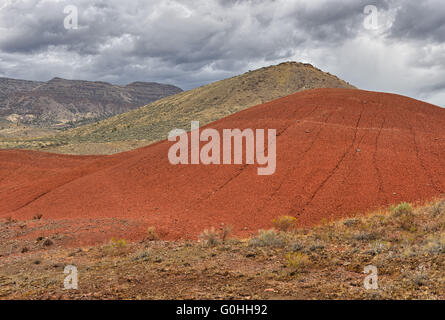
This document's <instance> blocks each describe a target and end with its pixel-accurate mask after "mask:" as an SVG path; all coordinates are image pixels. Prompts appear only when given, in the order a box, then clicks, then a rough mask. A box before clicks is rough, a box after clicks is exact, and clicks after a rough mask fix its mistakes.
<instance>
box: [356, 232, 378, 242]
mask: <svg viewBox="0 0 445 320" xmlns="http://www.w3.org/2000/svg"><path fill="white" fill-rule="evenodd" d="M377 238H378V235H377V233H375V232H363V231H362V232H359V233H356V234H354V235H352V239H353V240H359V241H370V240H376V239H377Z"/></svg>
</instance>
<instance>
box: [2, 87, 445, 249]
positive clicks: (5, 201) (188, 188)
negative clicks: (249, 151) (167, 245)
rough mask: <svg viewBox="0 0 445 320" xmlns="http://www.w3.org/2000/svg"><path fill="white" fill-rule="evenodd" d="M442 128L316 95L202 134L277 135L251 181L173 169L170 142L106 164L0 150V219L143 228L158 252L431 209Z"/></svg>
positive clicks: (369, 95)
mask: <svg viewBox="0 0 445 320" xmlns="http://www.w3.org/2000/svg"><path fill="white" fill-rule="evenodd" d="M444 126H445V110H444V109H442V108H439V107H436V106H433V105H430V104H426V103H423V102H421V101H418V100H414V99H410V98H406V97H403V96H398V95H393V94H385V93H376V92H369V91H361V90H356V89H315V90H308V91H303V92H299V93H295V94H293V95H289V96H287V97H284V98H281V99H278V100H274V101H272V102H269V103H265V104H262V105H259V106H255V107H252V108H249V109H247V110H244V111H241V112H238V113H236V114H233V115H231V116H229V117H226V118H223V119H221V120H218V121H216V122H213V123H211V124H209V125H207V126H206V127H209V128H214V129H216V130H218V131H219V132H220V131H221V130H223V129H224V128H240V129H245V128H253V129H255V128H274V129H276V130H277V131H276V134H277V143H276V144H277V146H276V171H275V172H274V174H272V175H264V176H261V175H258V173H257V170H258V167H259V165H245V164H237V165H235V164H232V165H204V164H199V165H172V164H171V163H170V162H169V159H168V151H169V148H170V147H171V146H172V145H173V143H174V142H171V141H168V140H164V141H161V142H159V143H156V144H152V145H150V146H147V147H143V148H140V149H136V150H133V151H129V152H124V153H119V154H115V155H111V156H68V155H58V154H50V153H42V152H35V151H23V150H2V151H0V175H1V177H2V179H1V180H0V192H1V193H2V194H3V195H4V196H2V198H1V199H0V217H2V218H7V217H11V218H13V219H19V220H29V219H32V218H33V217H34V216H36V215H39V214H40V215H42V217H43V218H42V219H43V220H46V219H50V220H59V219H61V220H67V221H71V223H69V224H68V225H67V228H70V229H71V230H72V229H73V228H74V226H75V225H84V224H86V223H87V224H89V223H90V222H89V221H93V222H94V221H95V220H98V219H99V220H100V219H125V220H128V221H130V222H131V223H130V224H129V225H128V226H127V227H126V228H125V230H124V231H123V233H124V234H122V237H125V238H126V239H131V240H140V239H141V238H142V237H143V231H144V230H146V229H147V227H149V226H152V227H155V228H156V230H157V231H158V234H159V236H160V237H161V239H162V240H177V239H196V238H197V237H198V235H199V234H200V233H201V232H202V230H204V229H207V228H211V227H215V228H217V227H219V226H220V225H221V224H228V225H232V226H233V227H234V230H233V234H234V235H236V236H245V237H246V236H249V235H250V234H251V233H252V232H256V231H257V230H258V229H261V228H269V227H270V226H271V225H270V223H271V221H272V219H273V218H275V217H276V216H278V215H290V216H294V217H296V218H297V219H298V226H299V227H307V226H311V225H316V224H318V223H320V222H321V221H322V220H323V219H328V220H331V219H340V218H344V217H351V216H355V215H357V214H360V213H363V212H368V211H370V210H371V211H372V210H376V209H379V208H381V207H388V206H389V205H391V204H396V203H399V202H403V201H409V202H414V203H415V202H419V201H420V202H422V201H428V200H430V199H432V198H434V197H440V196H441V195H442V194H443V193H444V190H445V187H444V186H445V163H444V162H445V154H444V153H445V133H444V131H443V128H444ZM203 128H204V127H203ZM203 128H202V129H203ZM232 152H234V149H232ZM210 177H211V178H210ZM227 199H230V201H228V200H227ZM93 225H94V223H93ZM104 229H106V227H105V225H103V226H102V225H101V224H99V225H98V226H95V227H91V230H90V232H89V233H86V234H82V236H81V233H80V232H79V233H76V234H75V235H77V236H78V238H79V239H81V240H82V241H84V242H85V243H86V242H88V240H91V242H92V243H94V242H95V241H104V240H109V239H108V237H109V235H107V234H106V233H104V232H102V231H103V230H104ZM93 230H96V231H94V232H93Z"/></svg>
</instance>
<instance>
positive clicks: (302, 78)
mask: <svg viewBox="0 0 445 320" xmlns="http://www.w3.org/2000/svg"><path fill="white" fill-rule="evenodd" d="M317 88H347V89H356V88H355V87H354V86H352V85H350V84H349V83H347V82H345V81H343V80H341V79H339V78H338V77H336V76H334V75H331V74H329V73H326V72H323V71H322V70H320V69H318V68H316V67H314V66H312V65H310V64H307V63H299V62H294V61H291V62H283V63H280V64H279V65H274V66H269V67H263V68H260V69H257V70H253V71H249V72H246V73H244V74H241V75H238V76H235V77H232V78H228V79H224V80H220V81H216V82H213V83H210V84H207V85H204V86H202V87H199V88H196V89H192V90H189V91H184V92H180V93H178V94H175V95H172V96H169V97H166V98H163V99H160V100H157V101H155V102H152V103H150V104H147V105H146V106H144V107H141V108H137V109H134V110H131V111H128V112H125V113H122V114H118V115H115V116H112V117H109V118H107V119H104V120H101V121H98V122H95V123H90V124H87V125H83V126H79V127H76V128H73V129H69V130H66V131H64V132H60V133H58V134H56V135H54V136H47V137H42V138H27V139H16V140H14V139H8V140H5V141H0V148H3V149H5V148H26V149H38V150H45V151H49V152H57V153H69V154H112V153H116V152H121V151H126V150H131V149H135V148H138V147H141V146H145V145H147V144H150V143H153V142H156V141H159V140H163V139H166V138H167V136H168V133H169V132H170V131H171V130H172V129H174V128H182V129H185V130H187V131H188V130H190V121H192V120H196V121H199V122H200V125H205V124H207V123H210V122H212V121H215V120H218V119H221V118H224V117H226V116H228V115H231V114H233V113H235V112H238V111H241V110H244V109H247V108H249V107H252V106H255V105H258V104H262V103H265V102H269V101H272V100H275V99H278V98H282V97H284V96H287V95H290V94H292V93H295V92H299V91H304V90H308V89H317ZM10 136H11V135H10Z"/></svg>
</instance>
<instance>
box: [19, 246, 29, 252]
mask: <svg viewBox="0 0 445 320" xmlns="http://www.w3.org/2000/svg"><path fill="white" fill-rule="evenodd" d="M28 251H29V249H28V248H27V247H23V248H22V250H21V251H20V252H21V253H25V252H28Z"/></svg>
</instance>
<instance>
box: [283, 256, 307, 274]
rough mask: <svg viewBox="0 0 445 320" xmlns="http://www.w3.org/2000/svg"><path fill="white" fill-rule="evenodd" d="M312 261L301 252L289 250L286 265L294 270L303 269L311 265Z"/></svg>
mask: <svg viewBox="0 0 445 320" xmlns="http://www.w3.org/2000/svg"><path fill="white" fill-rule="evenodd" d="M310 264H311V261H310V260H309V257H308V256H307V255H305V254H304V253H301V252H297V253H295V252H289V253H287V254H286V266H287V267H288V268H290V269H292V270H293V271H303V270H305V269H306V268H307V267H308V266H309V265H310Z"/></svg>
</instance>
